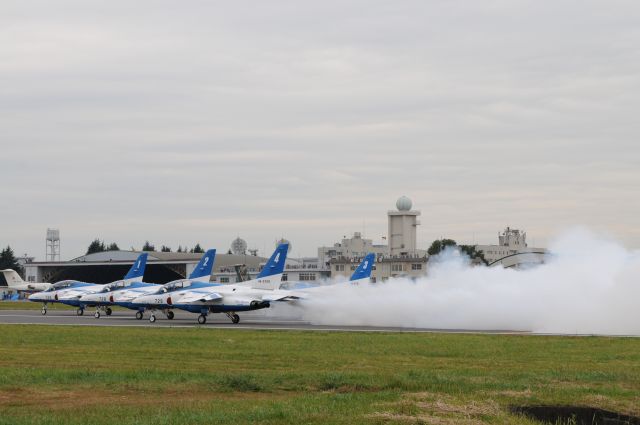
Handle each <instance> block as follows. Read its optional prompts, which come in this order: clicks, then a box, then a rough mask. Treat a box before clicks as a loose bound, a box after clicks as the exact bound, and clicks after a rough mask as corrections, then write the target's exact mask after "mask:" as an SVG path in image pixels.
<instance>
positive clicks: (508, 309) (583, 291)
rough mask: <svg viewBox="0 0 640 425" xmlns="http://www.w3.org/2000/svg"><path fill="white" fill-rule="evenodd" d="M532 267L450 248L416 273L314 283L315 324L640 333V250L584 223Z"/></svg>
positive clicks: (309, 314)
mask: <svg viewBox="0 0 640 425" xmlns="http://www.w3.org/2000/svg"><path fill="white" fill-rule="evenodd" d="M550 251H551V252H553V257H552V258H551V260H550V261H548V262H547V263H546V264H544V265H541V266H538V267H535V268H531V269H528V270H513V269H502V268H487V267H473V266H471V265H469V263H468V261H466V260H465V258H463V257H461V256H459V255H456V253H452V252H447V253H445V254H444V255H442V256H441V257H440V258H438V261H435V262H432V263H431V264H430V268H429V274H428V276H426V277H424V278H422V279H419V280H417V281H411V280H408V279H391V280H389V281H388V282H386V283H378V284H372V285H360V286H353V285H348V284H338V285H334V286H331V287H323V288H320V289H319V290H315V291H313V296H311V297H310V298H309V299H308V300H305V302H304V303H303V308H302V316H303V318H304V319H305V320H308V321H310V322H311V323H314V324H324V325H362V326H366V325H369V326H398V327H420V328H433V329H466V330H517V331H532V332H549V333H562V334H611V335H620V334H628V335H640V308H638V301H639V300H640V252H637V251H635V252H632V251H628V250H626V249H625V248H624V247H622V246H621V245H620V244H619V243H617V242H615V241H612V240H609V239H607V238H605V237H602V236H599V235H596V234H594V233H592V232H590V231H588V230H585V229H574V230H572V231H570V232H568V233H566V234H564V235H563V236H561V237H559V238H558V239H557V240H556V241H555V243H553V244H552V246H551V247H550Z"/></svg>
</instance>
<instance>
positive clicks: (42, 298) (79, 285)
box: [29, 253, 148, 316]
mask: <svg viewBox="0 0 640 425" xmlns="http://www.w3.org/2000/svg"><path fill="white" fill-rule="evenodd" d="M147 256H148V254H147V253H143V254H140V255H139V256H138V258H137V260H136V262H135V263H133V265H132V266H131V268H130V269H129V271H128V272H127V274H126V275H125V276H124V278H123V279H122V280H117V281H115V282H111V283H107V284H97V283H88V282H80V281H78V280H63V281H60V282H56V283H54V284H53V285H51V287H49V288H48V289H47V290H45V291H42V292H38V293H35V294H33V295H31V296H29V301H34V302H41V303H43V306H42V314H43V315H45V314H47V304H49V303H61V304H66V305H71V306H75V307H78V309H77V310H76V314H77V315H78V316H82V315H83V314H84V309H85V307H92V306H95V305H96V304H94V303H84V302H81V301H80V298H81V297H82V296H83V295H86V294H92V293H95V292H99V291H102V290H103V289H104V288H105V287H108V286H113V287H126V286H129V285H131V284H132V283H133V282H135V281H138V280H141V279H142V276H143V275H144V270H145V267H146V265H147ZM105 313H106V314H107V316H109V315H111V309H110V308H108V309H105Z"/></svg>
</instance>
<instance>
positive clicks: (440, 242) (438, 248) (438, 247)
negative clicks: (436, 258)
mask: <svg viewBox="0 0 640 425" xmlns="http://www.w3.org/2000/svg"><path fill="white" fill-rule="evenodd" d="M456 245H457V244H456V241H454V240H453V239H436V240H435V241H433V243H432V244H431V246H430V247H429V249H428V250H427V253H428V254H429V255H438V254H440V252H442V251H443V250H444V249H445V248H446V247H448V246H456Z"/></svg>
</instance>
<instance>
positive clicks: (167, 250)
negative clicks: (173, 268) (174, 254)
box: [160, 245, 171, 252]
mask: <svg viewBox="0 0 640 425" xmlns="http://www.w3.org/2000/svg"><path fill="white" fill-rule="evenodd" d="M160 251H161V252H171V248H169V247H168V246H166V245H162V247H161V248H160Z"/></svg>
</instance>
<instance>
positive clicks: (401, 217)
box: [387, 196, 420, 256]
mask: <svg viewBox="0 0 640 425" xmlns="http://www.w3.org/2000/svg"><path fill="white" fill-rule="evenodd" d="M412 206H413V203H412V202H411V199H409V198H407V197H406V196H401V197H400V198H398V201H397V202H396V208H397V209H398V210H397V211H389V212H387V217H388V219H389V233H388V235H389V254H390V255H392V256H393V255H407V254H412V253H415V252H416V245H417V240H416V239H417V238H416V234H417V226H419V225H420V222H419V221H418V216H419V215H420V211H412V210H411V207H412Z"/></svg>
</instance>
